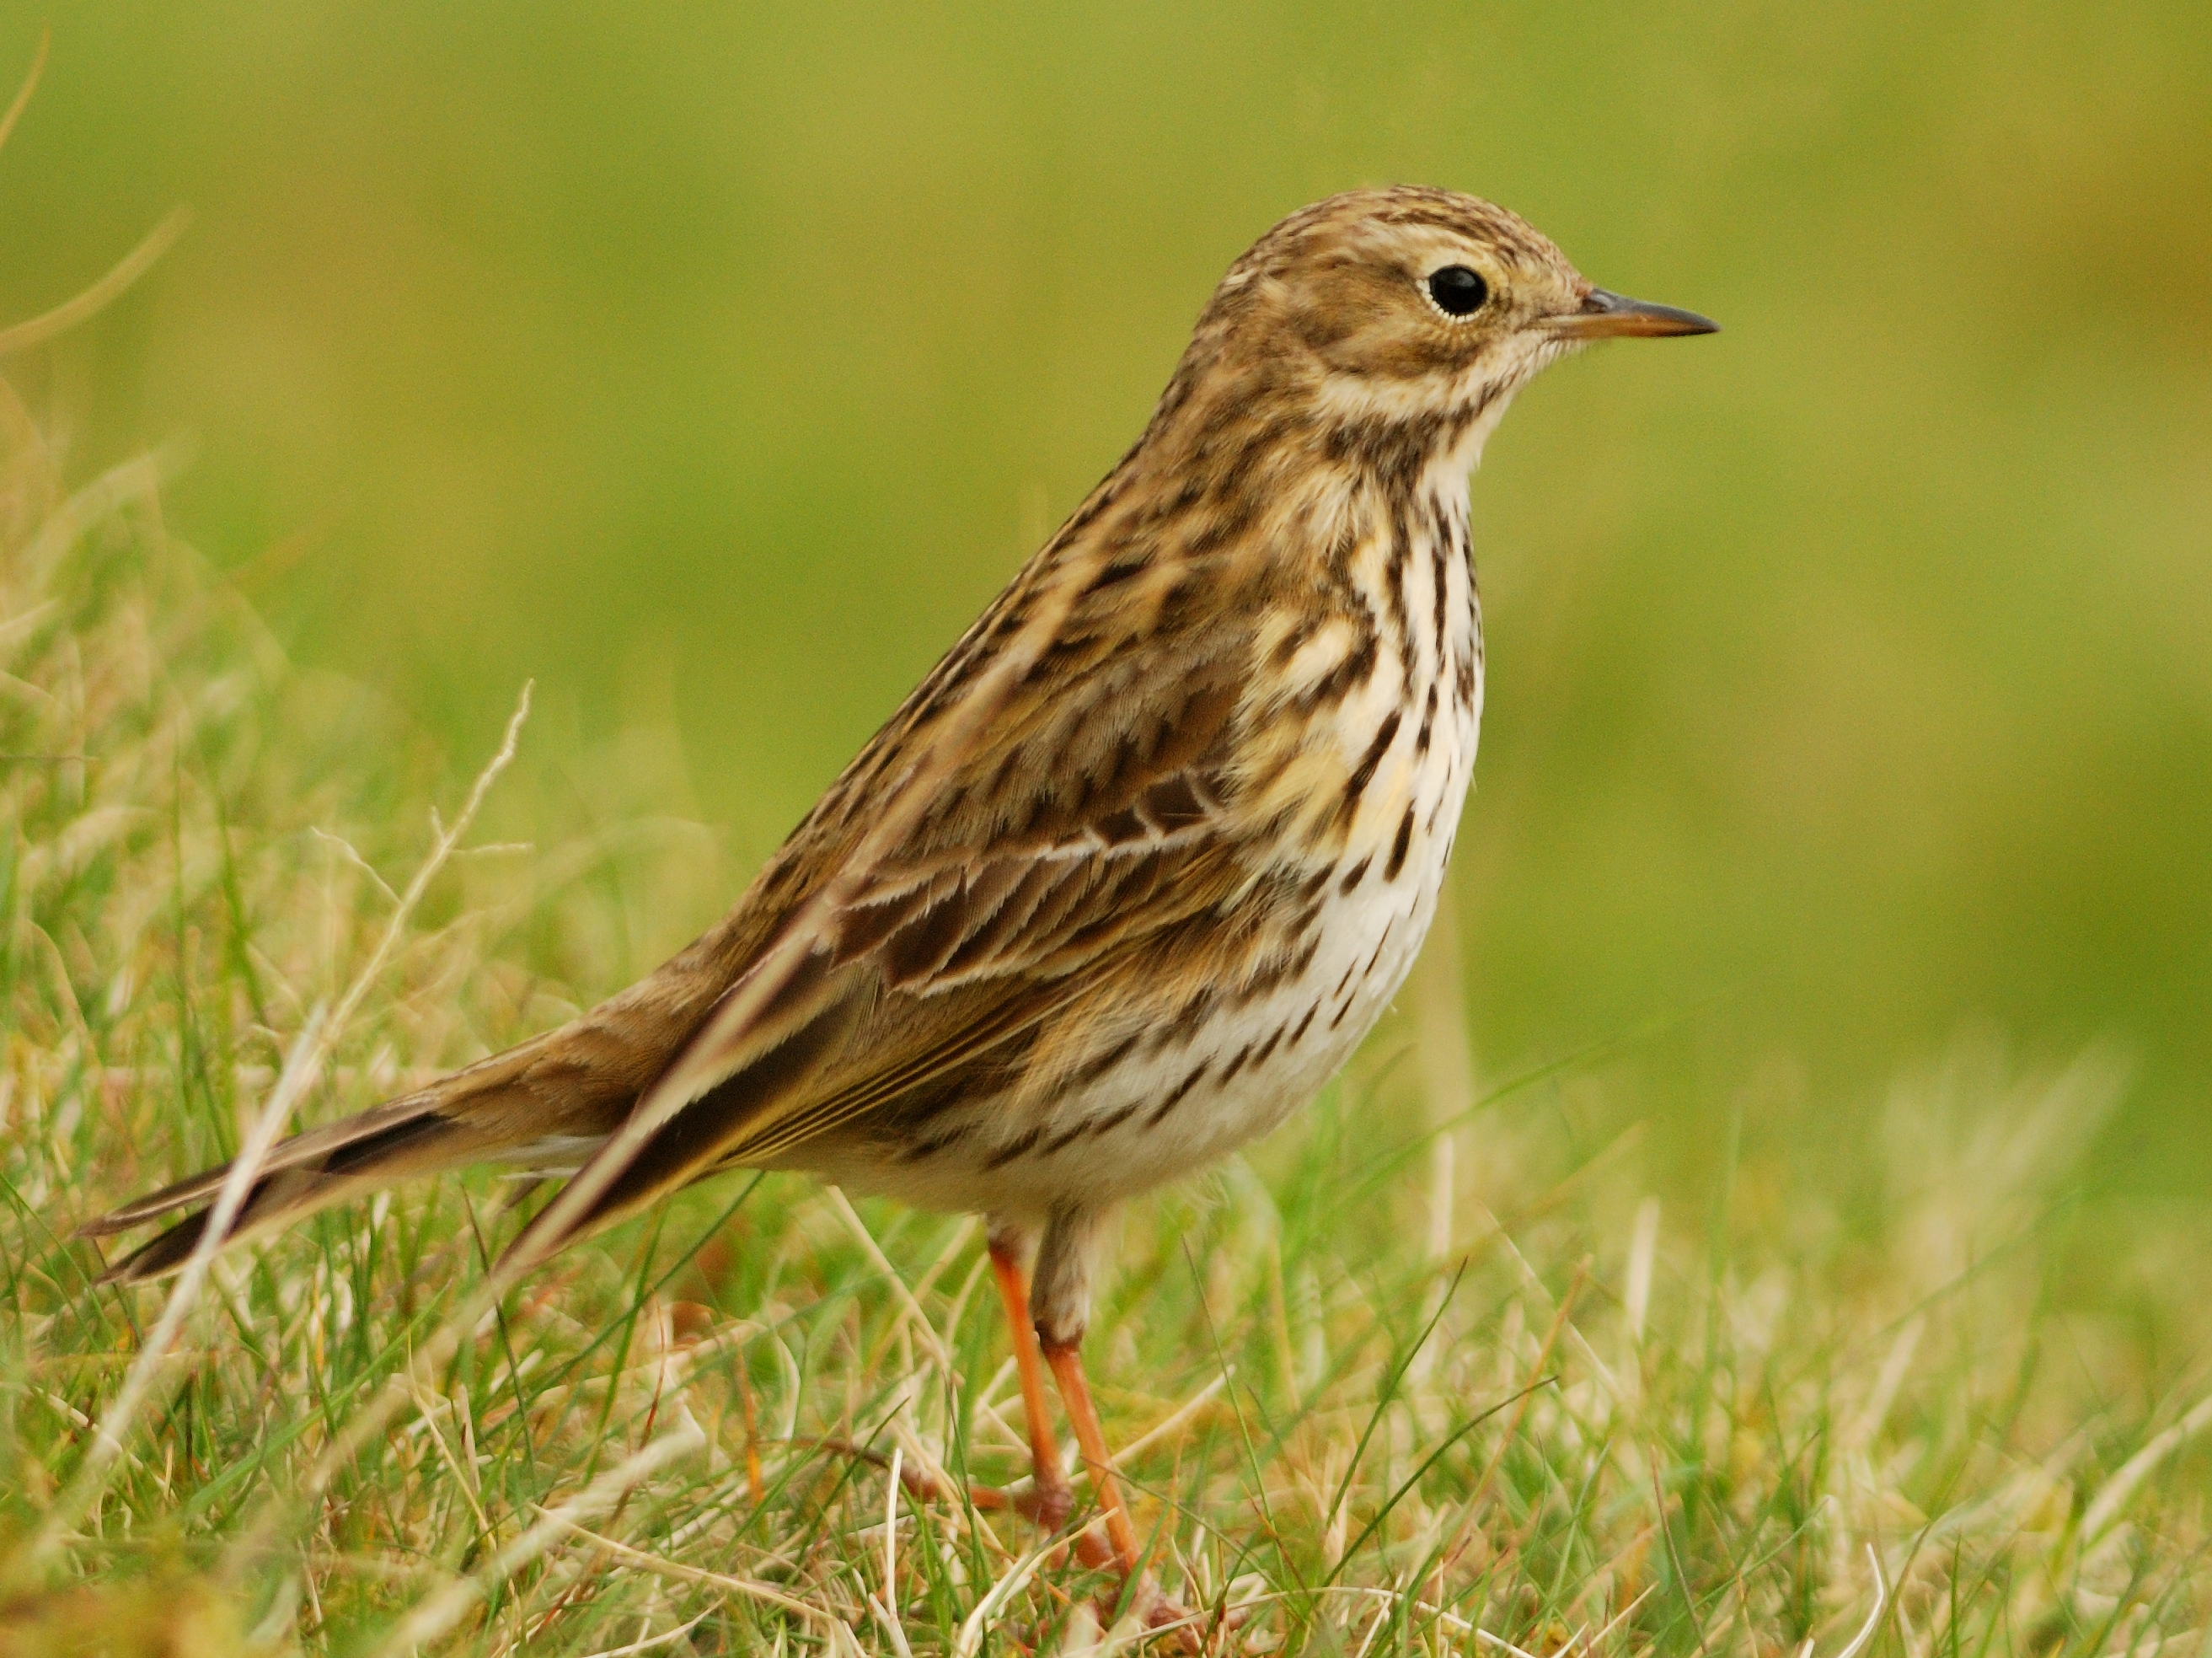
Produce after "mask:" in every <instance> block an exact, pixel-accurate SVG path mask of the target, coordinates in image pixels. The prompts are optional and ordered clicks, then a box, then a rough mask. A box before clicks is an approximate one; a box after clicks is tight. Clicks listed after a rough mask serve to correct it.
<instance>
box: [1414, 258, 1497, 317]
mask: <svg viewBox="0 0 2212 1658" xmlns="http://www.w3.org/2000/svg"><path fill="white" fill-rule="evenodd" d="M1429 297H1430V298H1431V299H1432V300H1434V301H1436V302H1437V310H1439V311H1441V312H1443V314H1445V315H1446V316H1448V317H1463V316H1465V315H1467V314H1468V313H1469V312H1471V311H1473V310H1474V308H1476V307H1477V306H1479V305H1480V304H1481V303H1482V302H1483V301H1485V300H1486V299H1488V298H1489V297H1490V284H1489V283H1486V282H1485V281H1484V280H1483V279H1482V278H1481V277H1480V276H1479V275H1477V274H1476V273H1475V272H1474V271H1470V270H1468V268H1467V267H1466V266H1465V265H1446V266H1444V268H1443V270H1441V271H1437V273H1436V275H1434V276H1432V277H1430V278H1429Z"/></svg>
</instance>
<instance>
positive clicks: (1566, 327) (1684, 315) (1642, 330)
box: [1552, 288, 1721, 339]
mask: <svg viewBox="0 0 2212 1658" xmlns="http://www.w3.org/2000/svg"><path fill="white" fill-rule="evenodd" d="M1720 331H1721V326H1720V324H1718V323H1717V322H1715V321H1713V320H1711V318H1709V317H1701V316H1699V314H1697V313H1696V312H1695V311H1678V310H1676V309H1675V308H1674V307H1673V306H1671V305H1653V304H1651V303H1650V302H1647V301H1644V300H1640V299H1624V298H1622V297H1621V296H1620V295H1619V294H1608V293H1607V292H1606V291H1605V290H1604V289H1602V288H1593V289H1591V290H1589V296H1587V297H1586V298H1584V299H1583V303H1582V308H1581V309H1580V310H1578V311H1569V312H1568V313H1566V314H1565V315H1564V316H1557V317H1554V318H1553V319H1552V332H1553V333H1555V334H1557V335H1559V337H1560V338H1564V339H1618V338H1629V337H1635V338H1656V337H1658V336H1660V335H1662V334H1717V333H1718V332H1720Z"/></svg>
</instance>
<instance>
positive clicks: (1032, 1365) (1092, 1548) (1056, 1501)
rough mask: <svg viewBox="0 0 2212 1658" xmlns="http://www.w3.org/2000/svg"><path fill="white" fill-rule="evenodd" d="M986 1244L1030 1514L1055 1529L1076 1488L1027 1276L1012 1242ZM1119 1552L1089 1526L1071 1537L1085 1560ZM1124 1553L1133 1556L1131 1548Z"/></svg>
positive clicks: (1099, 1562) (1108, 1558)
mask: <svg viewBox="0 0 2212 1658" xmlns="http://www.w3.org/2000/svg"><path fill="white" fill-rule="evenodd" d="M990 1250H991V1271H992V1273H993V1275H994V1277H996V1278H997V1279H998V1281H999V1298H1000V1301H1004V1302H1005V1303H1006V1325H1007V1327H1008V1330H1009V1332H1011V1333H1012V1337H1013V1342H1014V1368H1016V1370H1018V1372H1019V1373H1020V1375H1021V1379H1022V1413H1023V1415H1024V1417H1027V1419H1028V1423H1029V1430H1030V1463H1031V1465H1032V1467H1033V1471H1034V1473H1035V1478H1036V1513H1035V1515H1034V1518H1035V1519H1036V1522H1037V1524H1039V1525H1040V1526H1042V1527H1044V1528H1045V1529H1046V1530H1047V1531H1048V1532H1052V1531H1058V1530H1059V1529H1060V1527H1062V1526H1064V1525H1066V1523H1067V1516H1068V1515H1070V1514H1071V1513H1073V1511H1074V1508H1075V1493H1074V1492H1073V1490H1070V1489H1069V1488H1068V1484H1067V1475H1066V1472H1065V1471H1064V1470H1063V1469H1062V1468H1061V1466H1060V1442H1059V1441H1058V1440H1056V1439H1055V1438H1054V1436H1053V1431H1052V1413H1051V1406H1050V1405H1048V1403H1047V1402H1046V1399H1045V1392H1044V1364H1043V1362H1042V1357H1041V1356H1040V1355H1039V1353H1038V1351H1037V1336H1036V1324H1035V1323H1034V1322H1033V1321H1032V1320H1030V1287H1029V1282H1028V1280H1027V1278H1026V1277H1024V1274H1023V1271H1022V1263H1021V1261H1020V1259H1019V1258H1018V1256H1016V1255H1015V1253H1014V1252H1013V1250H1012V1248H1011V1247H1004V1246H1002V1245H1001V1244H1000V1242H999V1240H996V1239H994V1240H992V1241H991V1246H990ZM1061 1387H1062V1390H1063V1392H1064V1391H1065V1389H1066V1383H1065V1382H1063V1383H1062V1384H1061ZM1085 1404H1086V1405H1087V1404H1088V1395H1086V1396H1085ZM1097 1431H1098V1424H1097V1417H1092V1418H1091V1432H1092V1433H1093V1434H1094V1435H1095V1434H1097ZM1082 1435H1083V1428H1082V1424H1081V1423H1077V1425H1076V1437H1077V1438H1078V1439H1079V1440H1080V1439H1081V1438H1082ZM1084 1454H1085V1457H1088V1456H1089V1455H1090V1451H1089V1448H1088V1447H1087V1446H1086V1448H1085V1453H1084ZM1109 1490H1110V1487H1109ZM1024 1506H1027V1505H1024ZM1119 1512H1120V1507H1119V1504H1118V1503H1115V1504H1114V1505H1113V1506H1112V1507H1110V1508H1109V1511H1108V1517H1107V1528H1108V1531H1109V1533H1111V1532H1112V1529H1113V1516H1114V1515H1115V1514H1117V1513H1119ZM1127 1526H1128V1521H1127V1516H1126V1515H1125V1516H1123V1518H1122V1527H1123V1529H1124V1530H1127ZM1123 1552H1124V1551H1122V1550H1121V1545H1120V1544H1119V1542H1118V1540H1117V1541H1116V1543H1115V1547H1114V1548H1113V1549H1112V1550H1111V1551H1109V1550H1108V1549H1107V1547H1106V1546H1105V1545H1103V1544H1102V1543H1101V1542H1099V1540H1098V1539H1097V1536H1096V1535H1095V1534H1094V1533H1092V1532H1091V1530H1090V1529H1089V1528H1088V1527H1086V1528H1085V1530H1083V1531H1082V1532H1081V1533H1079V1534H1078V1535H1077V1537H1076V1539H1075V1553H1076V1557H1077V1558H1078V1559H1079V1560H1081V1561H1082V1562H1083V1564H1085V1565H1086V1566H1106V1565H1112V1564H1118V1557H1121V1556H1122V1555H1123ZM1129 1557H1131V1558H1133V1552H1132V1553H1131V1554H1130V1555H1129ZM1125 1569H1126V1568H1125Z"/></svg>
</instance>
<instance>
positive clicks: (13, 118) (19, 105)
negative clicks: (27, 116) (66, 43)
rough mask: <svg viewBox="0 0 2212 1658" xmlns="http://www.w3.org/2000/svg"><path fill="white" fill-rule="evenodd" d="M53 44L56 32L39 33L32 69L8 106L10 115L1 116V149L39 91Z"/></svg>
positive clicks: (46, 29) (42, 30) (45, 30)
mask: <svg viewBox="0 0 2212 1658" xmlns="http://www.w3.org/2000/svg"><path fill="white" fill-rule="evenodd" d="M53 43H54V32H53V31H52V29H50V28H42V29H40V31H39V45H38V49H37V50H36V51H35V52H33V53H32V54H31V67H30V69H29V70H27V72H26V73H25V74H24V76H23V84H22V86H21V88H18V89H17V90H16V93H15V101H14V102H12V103H10V104H9V106H8V113H6V114H5V115H0V149H5V148H6V147H7V143H8V140H9V137H11V136H12V135H13V134H14V132H15V123H16V122H18V121H20V120H21V119H23V112H24V110H25V109H27V107H29V106H30V102H31V94H33V93H34V92H36V91H37V90H38V89H39V77H40V76H41V75H43V74H45V73H46V49H47V48H48V47H49V46H52V45H53Z"/></svg>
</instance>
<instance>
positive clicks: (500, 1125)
mask: <svg viewBox="0 0 2212 1658" xmlns="http://www.w3.org/2000/svg"><path fill="white" fill-rule="evenodd" d="M544 1040H545V1039H544V1038H540V1039H538V1041H536V1042H528V1043H525V1044H524V1045H522V1046H521V1047H519V1048H513V1049H510V1050H509V1051H507V1052H505V1053H501V1054H498V1055H495V1056H494V1057H493V1058H489V1059H485V1060H483V1061H480V1062H479V1063H478V1064H474V1065H471V1066H468V1067H467V1068H466V1069H465V1070H459V1071H456V1072H454V1073H453V1075H452V1076H446V1077H442V1078H441V1079H440V1080H439V1081H437V1082H434V1083H432V1084H431V1085H430V1086H429V1087H428V1088H422V1089H421V1090H419V1091H417V1092H416V1093H414V1094H407V1095H404V1096H403V1097H402V1098H399V1099H397V1100H390V1101H387V1102H386V1104H383V1105H380V1106H372V1107H371V1108H370V1109H369V1110H368V1111H365V1112H362V1113H361V1114H360V1115H358V1116H356V1117H349V1118H347V1119H345V1120H344V1121H343V1122H339V1123H332V1124H330V1125H327V1126H325V1127H323V1128H317V1129H310V1130H308V1131H307V1132H305V1133H303V1134H295V1135H294V1136H293V1137H291V1138H290V1139H289V1140H285V1141H282V1142H280V1143H278V1144H277V1145H276V1146H275V1147H273V1148H272V1149H270V1152H269V1154H268V1155H267V1156H266V1157H265V1158H264V1160H263V1161H262V1165H261V1168H260V1172H259V1173H257V1174H256V1175H255V1176H254V1180H253V1185H252V1189H251V1190H250V1191H249V1192H248V1193H247V1195H246V1201H245V1203H244V1204H240V1207H239V1211H238V1214H237V1216H236V1217H235V1218H234V1220H233V1221H232V1222H231V1225H230V1229H229V1230H228V1232H227V1233H226V1234H224V1236H223V1239H222V1242H223V1244H224V1245H225V1246H228V1245H230V1244H234V1243H237V1242H239V1241H240V1240H244V1239H246V1238H249V1237H253V1236H258V1235H259V1234H263V1233H266V1232H273V1231H276V1230H277V1229H279V1228H283V1227H288V1226H290V1225H291V1224H293V1223H294V1222H296V1221H301V1220H304V1219H305V1218H306V1217H307V1216H310V1215H312V1214H313V1213H315V1212H316V1211H317V1210H322V1209H327V1208H329V1207H330V1206H331V1205H332V1204H341V1203H343V1202H345V1201H346V1200H348V1199H349V1198H356V1197H360V1196H362V1195H363V1194H364V1193H367V1192H374V1191H377V1190H379V1189H380V1188H381V1187H384V1186H392V1185H395V1184H397V1183H398V1182H399V1181H401V1180H405V1179H411V1178H413V1177H414V1176H416V1175H419V1174H433V1173H439V1172H441V1171H443V1170H446V1169H453V1168H464V1167H468V1166H470V1165H471V1164H474V1163H483V1162H506V1163H514V1164H520V1165H523V1166H526V1167H528V1166H533V1165H534V1166H539V1167H554V1166H566V1167H570V1168H573V1167H575V1165H576V1164H577V1163H579V1162H580V1161H582V1160H583V1158H584V1156H585V1155H588V1154H589V1152H590V1151H591V1150H592V1149H593V1148H595V1147H596V1146H597V1145H598V1144H599V1141H600V1140H601V1139H602V1138H604V1133H603V1132H586V1133H580V1134H577V1133H569V1134H562V1133H554V1134H548V1133H546V1132H544V1128H545V1126H546V1124H545V1120H544V1116H543V1115H542V1114H540V1113H538V1112H531V1111H527V1110H518V1109H516V1108H515V1107H517V1106H522V1105H524V1104H526V1101H525V1100H520V1099H518V1098H517V1097H516V1096H517V1095H518V1094H521V1093H525V1092H526V1091H527V1081H528V1074H529V1072H530V1070H531V1065H532V1060H533V1059H534V1058H536V1057H537V1053H536V1051H537V1050H538V1047H539V1046H540V1045H542V1044H543V1042H544ZM533 1122H534V1126H532V1127H528V1128H526V1127H525V1125H529V1124H532V1123H533ZM562 1126H568V1125H562ZM574 1126H577V1127H585V1126H586V1125H582V1124H578V1125H574ZM589 1126H590V1127H592V1128H597V1127H598V1126H599V1125H596V1124H593V1125H589ZM229 1173H230V1166H229V1165H228V1163H226V1164H224V1165H222V1167H217V1168H211V1169H209V1170H207V1171H206V1172H205V1173H200V1174H195V1175H193V1176H192V1177H191V1179H186V1180H179V1181H178V1182H177V1184H175V1185H174V1186H164V1187H163V1188H162V1189H161V1191H159V1192H151V1193H149V1194H148V1195H147V1196H145V1197H143V1198H138V1199H137V1200H136V1201H134V1202H131V1203H127V1204H124V1205H123V1206H122V1207H120V1208H119V1209H113V1210H109V1211H108V1212H107V1213H106V1214H105V1215H102V1216H98V1217H97V1218H95V1219H94V1220H91V1221H88V1222H85V1223H84V1224H83V1225H82V1227H80V1228H78V1235H80V1236H85V1237H105V1236H107V1235H109V1234H113V1233H118V1232H128V1231H131V1230H132V1229H133V1228H137V1227H141V1226H143V1225H145V1224H146V1223H147V1222H150V1221H155V1220H158V1219H160V1218H161V1217H162V1216H169V1215H174V1214H176V1213H177V1212H178V1211H179V1210H191V1209H193V1208H195V1207H197V1208H198V1210H199V1212H198V1213H197V1214H191V1215H187V1216H185V1218H184V1219H183V1220H182V1221H180V1222H178V1223H177V1224H176V1225H174V1226H173V1227H171V1228H169V1229H168V1230H167V1231H166V1232H164V1233H162V1234H160V1235H159V1236H158V1237H156V1238H155V1239H154V1240H152V1241H151V1242H149V1243H146V1244H143V1245H142V1246H141V1247H139V1248H137V1250H134V1251H133V1252H132V1253H130V1254H128V1255H126V1256H125V1257H124V1258H123V1259H121V1260H119V1261H117V1262H115V1263H114V1264H113V1265H111V1266H109V1267H108V1269H107V1271H105V1272H103V1273H102V1274H101V1275H100V1280H99V1282H100V1283H146V1282H148V1281H149V1280H151V1279H154V1278H159V1277H163V1276H165V1275H166V1274H167V1273H170V1272H173V1271H177V1270H178V1269H179V1267H181V1266H183V1265H184V1264H185V1261H186V1260H187V1259H189V1258H190V1257H191V1253H192V1251H193V1250H194V1249H196V1248H197V1247H198V1245H199V1241H200V1238H201V1235H202V1234H204V1232H205V1231H206V1229H207V1224H208V1219H209V1214H210V1210H208V1209H207V1208H206V1207H205V1205H208V1204H212V1203H213V1202H214V1200H215V1197H216V1192H219V1191H221V1190H222V1183H223V1181H224V1179H225V1178H226V1177H227V1176H228V1174H229Z"/></svg>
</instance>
